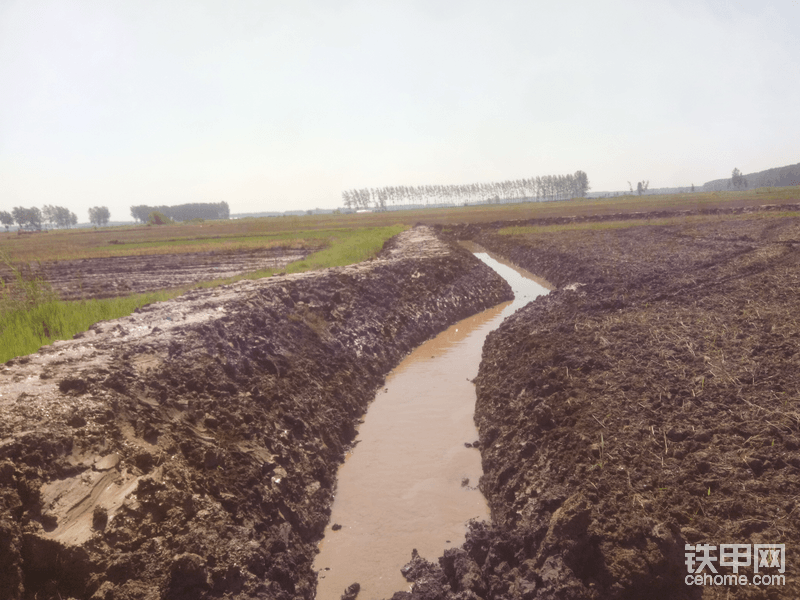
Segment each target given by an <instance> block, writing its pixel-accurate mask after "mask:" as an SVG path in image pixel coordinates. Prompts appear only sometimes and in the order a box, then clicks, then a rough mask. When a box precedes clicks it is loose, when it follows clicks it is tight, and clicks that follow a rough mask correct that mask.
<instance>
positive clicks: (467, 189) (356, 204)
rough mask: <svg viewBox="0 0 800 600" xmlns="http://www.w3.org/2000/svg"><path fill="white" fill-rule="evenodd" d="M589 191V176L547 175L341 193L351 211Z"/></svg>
mask: <svg viewBox="0 0 800 600" xmlns="http://www.w3.org/2000/svg"><path fill="white" fill-rule="evenodd" d="M589 189H590V188H589V178H588V177H587V175H586V173H584V172H583V171H576V172H575V173H574V174H572V175H545V176H543V177H531V178H530V179H512V180H507V181H498V182H490V183H469V184H461V185H421V186H404V185H401V186H390V187H382V188H364V189H360V190H356V189H353V190H345V191H344V192H342V200H343V202H344V206H345V208H348V209H353V210H358V209H364V210H366V209H370V208H375V209H377V210H386V209H387V208H388V207H390V206H396V207H400V206H429V205H431V204H433V205H451V206H456V205H467V204H479V203H480V204H484V203H487V202H494V203H498V204H499V203H506V202H515V201H516V202H521V201H523V200H536V201H543V200H567V199H570V198H581V197H583V196H585V195H586V192H588V191H589Z"/></svg>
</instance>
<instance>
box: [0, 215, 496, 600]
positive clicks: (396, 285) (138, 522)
mask: <svg viewBox="0 0 800 600" xmlns="http://www.w3.org/2000/svg"><path fill="white" fill-rule="evenodd" d="M510 297H511V290H510V288H509V287H508V285H507V284H506V283H505V282H504V281H503V280H502V279H500V278H499V277H498V276H496V275H495V273H494V272H493V271H492V270H491V269H489V267H487V266H485V265H484V264H483V263H481V262H480V261H478V260H477V259H475V257H473V256H472V255H471V254H469V253H468V252H466V251H465V250H463V249H461V248H460V247H458V246H455V245H451V244H446V243H443V242H441V241H439V240H438V239H437V238H436V237H435V236H434V235H433V233H432V232H431V230H429V229H427V228H424V227H418V228H415V229H413V230H411V231H408V232H405V233H403V234H401V235H400V236H398V237H397V238H394V239H393V240H391V241H390V242H388V243H387V245H386V247H385V248H384V250H383V252H382V253H381V255H380V256H379V257H378V258H377V259H375V260H372V261H368V262H366V263H362V264H360V265H355V266H352V267H346V268H339V269H331V270H326V271H321V272H315V273H305V274H300V275H290V276H279V277H272V278H269V279H262V280H257V281H243V282H239V283H237V284H234V285H230V286H226V287H222V288H214V289H210V290H198V291H193V292H190V293H188V294H186V295H184V296H182V297H180V298H178V299H176V300H174V301H170V302H164V303H158V304H153V305H149V306H147V307H144V308H143V309H141V310H139V311H138V312H137V313H135V314H133V315H131V316H130V317H126V318H123V319H119V320H116V321H109V322H102V323H98V324H97V325H95V326H94V327H93V328H92V330H91V331H89V332H87V333H85V334H82V335H81V336H80V337H79V338H78V339H75V340H70V341H64V342H57V343H55V344H53V345H52V346H49V347H46V348H43V349H42V350H40V352H39V353H38V354H36V355H32V356H29V357H22V358H19V359H16V360H14V361H10V362H9V363H6V365H5V366H4V367H2V368H0V416H1V418H0V598H4V599H5V598H8V599H22V598H24V599H34V598H35V599H37V600H44V599H61V600H66V599H67V598H78V599H88V598H92V599H96V600H111V599H114V600H133V599H147V600H151V599H157V598H164V599H184V598H185V599H198V598H270V599H275V600H289V599H299V598H304V599H309V600H310V599H311V598H313V596H314V590H315V586H316V574H315V573H314V572H313V570H312V561H313V558H314V554H315V552H316V544H317V542H318V541H319V540H320V537H321V535H322V532H323V529H324V527H325V525H326V522H327V520H328V518H329V514H330V505H331V502H332V498H333V494H334V489H335V476H336V470H337V467H338V466H339V465H340V463H341V462H342V460H343V457H344V454H345V451H346V449H347V448H348V445H349V444H350V443H351V442H352V441H353V439H354V437H355V433H356V427H357V425H358V422H359V419H360V418H361V417H362V415H363V413H364V412H365V410H366V407H367V405H368V403H369V402H370V401H371V399H372V398H373V397H374V394H375V391H376V389H377V388H378V387H379V386H380V385H381V384H382V382H383V381H384V377H385V375H386V374H387V373H388V372H389V371H390V370H391V369H392V368H393V367H394V366H395V365H397V364H398V363H399V361H400V360H401V358H402V357H403V356H404V355H405V354H406V353H407V352H408V351H410V350H411V349H412V348H414V347H415V346H417V345H418V344H420V343H421V342H422V341H424V340H426V339H428V338H430V337H432V336H433V335H435V334H436V333H438V332H440V331H442V330H444V329H445V328H447V327H448V326H449V325H450V324H452V323H454V322H456V321H458V320H460V319H463V318H465V317H467V316H470V315H472V314H474V313H476V312H478V311H481V310H484V309H486V308H488V307H490V306H493V305H496V304H498V303H500V302H502V301H505V300H509V299H510ZM398 451H402V448H398Z"/></svg>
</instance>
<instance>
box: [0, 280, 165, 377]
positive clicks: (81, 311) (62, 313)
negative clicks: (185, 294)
mask: <svg viewBox="0 0 800 600" xmlns="http://www.w3.org/2000/svg"><path fill="white" fill-rule="evenodd" d="M180 294H181V291H180V290H171V291H160V292H152V293H148V294H136V295H133V296H124V297H121V298H104V299H101V300H76V301H70V302H64V301H62V300H57V299H56V300H48V301H46V302H42V303H41V304H35V305H32V306H30V307H28V308H24V309H16V310H12V311H7V312H4V313H2V314H0V362H6V361H8V360H10V359H12V358H15V357H17V356H23V355H26V354H31V353H32V352H36V351H37V350H38V349H39V348H41V347H42V346H46V345H48V344H52V343H53V342H54V341H56V340H64V339H69V338H71V337H72V336H74V335H75V334H76V333H79V332H81V331H86V330H87V329H89V327H91V326H92V325H94V324H95V323H97V322H98V321H106V320H109V319H118V318H120V317H124V316H126V315H129V314H131V313H132V312H133V311H134V310H136V309H137V308H139V307H141V306H144V305H145V304H150V303H152V302H159V301H161V300H169V299H170V298H174V297H176V296H178V295H180Z"/></svg>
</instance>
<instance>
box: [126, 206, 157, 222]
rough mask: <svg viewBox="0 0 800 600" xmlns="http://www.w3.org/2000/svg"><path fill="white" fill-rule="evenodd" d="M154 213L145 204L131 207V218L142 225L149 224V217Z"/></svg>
mask: <svg viewBox="0 0 800 600" xmlns="http://www.w3.org/2000/svg"><path fill="white" fill-rule="evenodd" d="M151 212H152V208H151V207H149V206H146V205H145V204H139V205H137V206H131V216H132V217H133V218H134V219H136V220H137V221H139V222H140V223H147V217H148V216H149V215H150V213H151Z"/></svg>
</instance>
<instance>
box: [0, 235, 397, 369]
mask: <svg viewBox="0 0 800 600" xmlns="http://www.w3.org/2000/svg"><path fill="white" fill-rule="evenodd" d="M407 228H408V227H407V226H405V225H395V226H391V227H374V228H365V229H350V230H341V231H335V232H333V233H331V232H325V235H324V237H325V238H326V239H327V241H328V242H329V246H327V247H326V248H324V249H322V250H320V251H318V252H315V253H313V254H310V255H309V256H307V257H306V258H305V259H304V260H300V261H296V262H294V263H290V264H289V265H287V267H286V269H284V271H283V272H286V273H300V272H303V271H311V270H316V269H323V268H327V267H339V266H345V265H349V264H353V263H357V262H361V261H363V260H366V259H369V258H371V257H373V256H375V254H377V252H378V251H379V250H380V249H381V248H382V247H383V244H384V242H385V241H386V240H388V239H389V238H390V237H392V236H394V235H397V234H398V233H400V232H401V231H403V230H405V229H407ZM0 260H1V261H2V262H5V263H6V266H7V267H8V268H10V269H11V270H12V272H13V273H14V280H13V281H12V282H11V283H8V284H5V283H4V284H2V287H0V362H6V361H8V360H10V359H12V358H16V357H17V356H23V355H26V354H31V353H33V352H36V351H37V350H38V349H39V348H41V347H42V346H45V345H48V344H51V343H53V342H54V341H56V340H63V339H69V338H71V337H73V336H74V335H75V334H77V333H80V332H82V331H86V330H87V329H89V327H91V326H92V325H93V324H95V323H97V322H98V321H105V320H109V319H118V318H120V317H124V316H127V315H129V314H131V313H132V312H133V311H134V310H136V309H137V308H139V307H141V306H144V305H146V304H150V303H152V302H159V301H162V300H169V299H172V298H175V297H177V296H179V295H180V294H182V293H184V292H185V291H187V290H188V289H191V288H189V287H187V288H182V289H174V290H163V291H158V292H151V293H146V294H135V295H132V296H124V297H119V298H105V299H98V300H77V301H68V302H65V301H62V300H59V299H58V298H57V297H56V295H55V293H53V291H52V290H51V289H50V286H49V285H48V284H47V282H45V281H43V280H41V279H38V278H35V277H26V276H25V275H24V274H23V272H22V271H21V270H20V269H18V268H15V267H13V266H12V265H11V263H10V261H9V260H8V257H7V256H5V257H2V256H0ZM274 273H275V271H274V270H264V271H258V272H255V273H247V274H243V275H240V276H238V277H232V278H228V279H219V280H214V281H210V282H203V283H201V284H198V285H196V286H192V287H213V286H217V285H223V284H227V283H232V282H234V281H237V280H240V279H257V278H260V277H268V276H270V275H272V274H274Z"/></svg>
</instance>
